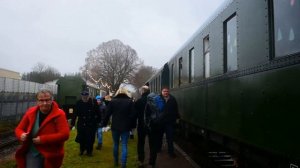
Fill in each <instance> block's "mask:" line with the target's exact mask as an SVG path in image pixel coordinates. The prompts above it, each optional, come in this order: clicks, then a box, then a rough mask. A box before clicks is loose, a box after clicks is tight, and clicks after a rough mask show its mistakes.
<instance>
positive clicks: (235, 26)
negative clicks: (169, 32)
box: [147, 0, 300, 167]
mask: <svg viewBox="0 0 300 168" xmlns="http://www.w3.org/2000/svg"><path fill="white" fill-rule="evenodd" d="M298 16H300V2H299V1H298V0H251V1H248V0H228V1H226V2H225V3H224V5H223V6H222V7H221V8H220V9H219V10H218V11H217V12H216V13H215V15H214V16H212V17H211V18H210V20H208V21H207V22H206V23H205V24H204V25H203V26H202V27H200V29H199V30H198V31H197V32H196V33H195V34H194V35H193V36H192V37H191V38H190V39H189V40H188V41H187V42H186V43H185V44H184V45H183V46H182V47H181V48H180V49H179V50H178V51H177V52H176V53H175V54H174V56H173V57H172V58H171V59H170V61H169V62H167V63H166V64H165V65H164V67H163V68H162V69H161V70H160V71H159V72H158V73H157V74H156V75H155V76H153V77H152V78H151V79H150V80H149V81H147V82H148V83H149V84H150V88H151V90H152V91H156V92H159V90H160V88H161V86H165V85H167V86H169V87H170V88H171V94H173V95H174V96H175V97H176V98H177V100H178V104H179V111H180V113H181V116H182V129H183V130H181V131H182V132H184V133H185V134H186V135H187V136H189V135H192V134H195V133H196V134H198V135H199V136H201V137H204V138H205V139H208V140H211V141H214V142H217V143H218V144H220V145H222V146H223V147H224V148H226V149H229V150H231V151H233V152H235V153H236V155H238V157H239V158H243V162H248V161H253V162H256V166H257V167H293V166H295V167H297V166H299V165H300V164H299V163H300V151H299V149H300V143H299V142H300V135H299V133H298V132H299V129H300V126H299V124H298V122H299V119H300V113H299V112H298V111H299V110H298V107H299V106H298V104H299V100H300V99H299V98H300V22H299V21H297V18H298ZM241 165H243V166H244V167H247V164H246V163H244V164H243V163H241ZM248 167H251V166H249V165H248Z"/></svg>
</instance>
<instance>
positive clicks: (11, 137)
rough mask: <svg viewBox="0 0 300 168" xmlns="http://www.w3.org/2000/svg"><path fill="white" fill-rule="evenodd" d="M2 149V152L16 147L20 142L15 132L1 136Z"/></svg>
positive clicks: (0, 145)
mask: <svg viewBox="0 0 300 168" xmlns="http://www.w3.org/2000/svg"><path fill="white" fill-rule="evenodd" d="M0 139H1V141H0V149H1V151H2V150H3V149H4V148H6V147H9V146H11V145H14V144H15V143H16V142H18V140H17V138H16V137H15V134H14V132H13V131H8V132H4V133H1V134H0Z"/></svg>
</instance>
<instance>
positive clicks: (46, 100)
mask: <svg viewBox="0 0 300 168" xmlns="http://www.w3.org/2000/svg"><path fill="white" fill-rule="evenodd" d="M38 102H39V103H47V104H49V103H51V102H52V99H39V100H38Z"/></svg>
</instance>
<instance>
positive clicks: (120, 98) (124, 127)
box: [103, 87, 135, 168]
mask: <svg viewBox="0 0 300 168" xmlns="http://www.w3.org/2000/svg"><path fill="white" fill-rule="evenodd" d="M130 96H131V95H130V93H129V92H128V90H127V89H126V88H124V87H121V88H119V90H118V91H117V92H116V94H115V97H114V98H113V99H112V100H111V101H110V103H109V104H108V106H107V109H106V116H105V118H104V120H103V127H105V126H107V123H108V121H109V118H110V116H112V124H111V130H112V138H113V157H114V164H115V166H118V164H119V142H120V138H121V145H122V152H121V167H122V168H125V167H126V163H127V155H128V151H127V144H128V138H129V132H130V130H131V129H132V128H133V127H134V123H135V122H134V118H135V110H134V103H133V101H132V99H131V98H130Z"/></svg>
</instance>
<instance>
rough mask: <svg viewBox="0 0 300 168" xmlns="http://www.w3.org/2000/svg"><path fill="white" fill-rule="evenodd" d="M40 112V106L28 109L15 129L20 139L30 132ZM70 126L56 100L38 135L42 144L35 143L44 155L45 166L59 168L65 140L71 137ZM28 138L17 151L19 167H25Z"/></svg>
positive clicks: (46, 167)
mask: <svg viewBox="0 0 300 168" xmlns="http://www.w3.org/2000/svg"><path fill="white" fill-rule="evenodd" d="M37 112H38V106H34V107H31V108H29V109H28V110H27V112H26V113H25V115H24V117H23V118H22V120H21V122H20V123H19V125H18V126H17V128H16V129H15V134H16V136H17V138H18V139H19V140H20V137H21V135H22V134H23V133H30V132H31V130H32V128H33V125H34V122H35V118H36V114H37ZM69 134H70V131H69V126H68V122H67V119H66V115H65V113H64V111H63V110H61V109H59V108H58V105H57V103H56V102H54V101H53V103H52V110H51V112H50V113H49V114H48V116H47V117H46V118H45V120H44V121H43V122H42V124H41V125H40V128H39V130H38V133H37V135H36V136H40V144H35V147H36V149H37V150H38V151H39V152H40V153H41V154H42V156H43V157H44V168H59V167H60V166H61V165H62V161H63V157H64V142H65V141H66V140H68V138H69ZM32 138H33V137H31V138H28V139H27V140H26V141H25V142H23V143H22V145H21V147H20V148H19V149H18V150H17V152H16V155H15V157H16V161H17V165H18V167H19V168H25V166H26V164H25V162H26V159H25V158H26V153H27V151H28V149H29V145H30V141H32Z"/></svg>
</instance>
